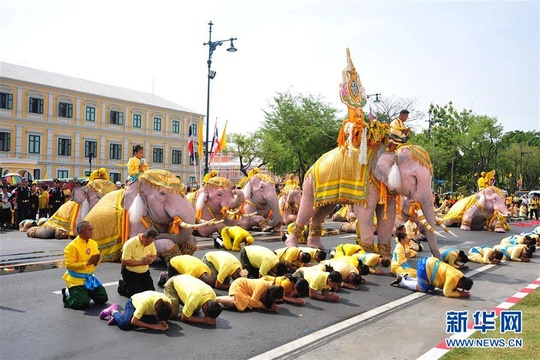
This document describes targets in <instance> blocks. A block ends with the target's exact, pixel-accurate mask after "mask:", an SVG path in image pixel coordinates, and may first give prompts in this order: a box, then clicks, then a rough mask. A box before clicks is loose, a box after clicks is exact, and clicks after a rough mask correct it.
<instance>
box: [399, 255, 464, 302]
mask: <svg viewBox="0 0 540 360" xmlns="http://www.w3.org/2000/svg"><path fill="white" fill-rule="evenodd" d="M416 273H417V275H418V277H417V278H414V277H412V276H401V275H398V276H397V277H396V280H394V281H393V282H392V283H391V284H390V285H397V286H400V287H401V286H402V287H405V288H407V289H409V290H413V291H421V292H428V291H432V290H434V289H435V288H439V289H442V291H443V294H444V296H446V297H453V298H457V297H459V298H470V297H471V293H470V292H468V290H470V289H471V288H472V286H473V284H474V282H473V281H472V280H471V279H469V278H468V277H466V276H464V275H463V273H462V272H461V271H459V270H457V269H456V268H454V267H452V266H450V265H448V264H447V263H444V262H442V261H441V260H439V259H437V258H436V257H433V256H432V257H429V258H421V259H420V260H418V265H417V267H416Z"/></svg>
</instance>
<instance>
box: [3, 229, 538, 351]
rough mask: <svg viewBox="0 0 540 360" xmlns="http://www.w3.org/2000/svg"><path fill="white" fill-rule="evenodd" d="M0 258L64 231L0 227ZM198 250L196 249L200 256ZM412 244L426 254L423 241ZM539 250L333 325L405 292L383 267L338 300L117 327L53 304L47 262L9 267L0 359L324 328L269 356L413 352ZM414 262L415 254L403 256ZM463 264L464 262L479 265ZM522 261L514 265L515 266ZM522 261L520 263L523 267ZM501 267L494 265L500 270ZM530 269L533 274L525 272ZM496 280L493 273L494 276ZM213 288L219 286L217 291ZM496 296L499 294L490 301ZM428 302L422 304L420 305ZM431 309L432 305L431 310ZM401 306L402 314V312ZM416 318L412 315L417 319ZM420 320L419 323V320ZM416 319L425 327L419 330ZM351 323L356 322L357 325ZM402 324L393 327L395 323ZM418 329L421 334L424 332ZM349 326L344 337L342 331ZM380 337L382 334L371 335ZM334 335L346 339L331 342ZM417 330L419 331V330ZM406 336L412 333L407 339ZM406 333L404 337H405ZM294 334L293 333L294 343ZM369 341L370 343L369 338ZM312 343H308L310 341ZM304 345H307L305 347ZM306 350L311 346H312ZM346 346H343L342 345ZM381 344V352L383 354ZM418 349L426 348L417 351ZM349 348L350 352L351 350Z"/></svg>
mask: <svg viewBox="0 0 540 360" xmlns="http://www.w3.org/2000/svg"><path fill="white" fill-rule="evenodd" d="M531 229H532V227H513V229H512V230H511V231H510V232H509V233H507V234H506V235H509V234H516V233H519V232H521V231H524V230H531ZM455 232H456V233H457V234H458V235H459V236H460V239H459V240H452V239H446V240H445V239H441V240H440V245H441V246H443V245H448V244H451V245H457V244H460V245H459V246H460V247H462V248H464V249H465V250H466V249H468V247H470V246H472V245H476V244H495V243H498V242H499V240H500V239H501V238H502V237H503V236H504V235H501V234H496V233H491V232H461V231H460V230H456V231H455ZM0 237H1V238H0V255H1V258H0V260H4V259H6V258H7V257H13V255H9V254H16V253H23V252H32V251H38V250H47V251H49V253H48V254H51V253H54V252H55V251H61V250H62V249H63V247H64V246H65V244H66V243H67V241H65V240H36V239H28V238H26V236H25V234H22V233H19V232H9V233H1V234H0ZM352 241H354V240H353V239H352V238H351V237H350V236H331V237H327V238H325V239H324V243H325V244H326V246H327V248H330V247H332V246H336V245H337V244H339V243H342V242H352ZM257 242H258V243H260V244H264V245H266V246H268V247H269V248H271V249H276V248H278V247H281V246H282V245H283V243H281V242H270V241H268V240H260V239H257ZM204 252H205V251H198V252H197V253H196V254H195V255H196V256H199V257H202V255H203V254H204ZM421 254H425V255H427V254H428V252H427V251H424V252H423V253H421ZM538 259H539V258H538V255H535V258H534V260H533V262H532V263H529V264H508V265H504V266H501V267H498V268H497V269H494V270H492V271H490V272H489V273H483V274H479V275H477V277H476V278H475V281H476V283H477V284H481V283H486V286H487V290H483V289H482V288H481V287H480V286H479V291H478V292H475V290H476V288H473V295H474V296H473V298H472V299H470V300H455V299H445V298H444V297H442V295H431V296H425V297H420V298H418V299H417V300H413V301H411V302H410V303H407V304H406V305H403V306H400V307H399V308H398V309H397V310H393V311H392V312H383V313H382V315H380V316H378V317H377V318H376V319H374V320H369V321H367V320H364V321H361V322H359V324H358V325H359V326H354V327H351V326H349V327H346V328H344V330H341V332H338V333H336V334H334V333H333V329H335V328H332V326H333V325H337V327H339V324H342V323H343V321H346V320H347V319H356V318H355V316H358V315H360V314H367V313H368V312H369V311H371V310H374V309H378V308H380V307H381V306H384V305H385V304H391V303H392V302H393V301H396V300H400V299H405V301H408V299H409V296H411V295H414V293H411V292H409V291H407V290H404V289H397V288H393V287H390V286H389V285H388V284H389V282H390V281H391V280H392V277H390V276H373V275H370V276H368V277H367V280H368V284H367V285H366V286H364V287H362V288H361V289H360V290H357V291H355V290H343V291H342V293H341V296H342V297H343V299H342V301H341V302H340V303H337V304H336V303H325V302H320V301H315V300H308V301H307V304H306V306H303V307H299V306H293V305H284V306H282V307H281V310H280V313H279V314H269V313H262V312H246V313H237V312H234V311H224V312H223V313H222V315H221V316H220V318H219V319H218V325H217V327H216V328H215V329H212V328H208V327H206V326H193V325H187V324H184V323H181V322H178V321H173V322H171V327H170V330H169V331H167V332H165V333H157V332H152V331H147V330H141V331H129V332H124V331H121V330H119V329H118V328H117V327H109V326H107V325H106V323H105V322H104V321H100V320H99V319H98V318H97V314H99V311H100V310H101V308H100V307H96V306H91V307H90V308H89V309H87V310H85V311H73V310H68V309H64V308H63V307H62V302H61V295H60V294H58V290H60V288H61V287H62V286H63V282H62V280H61V277H62V274H63V272H64V269H61V268H53V269H49V270H43V271H29V272H23V273H17V272H16V271H12V272H9V273H8V272H4V273H8V275H3V276H0V286H1V288H2V291H1V292H0V324H1V325H0V326H1V335H0V339H1V340H0V357H1V358H6V359H8V358H9V359H83V358H84V359H112V358H116V359H126V358H130V359H143V358H145V359H148V358H161V359H172V358H181V359H198V360H200V359H248V358H251V357H254V356H257V355H260V354H263V355H262V357H261V358H266V359H268V358H270V356H269V355H268V356H265V355H264V354H268V353H267V352H268V351H271V350H275V349H282V348H280V347H281V346H283V345H285V344H288V343H291V342H292V341H294V340H296V339H300V338H304V339H311V336H313V334H314V333H317V332H318V331H327V332H328V335H327V336H326V338H325V339H324V340H322V341H321V340H316V341H314V342H309V343H308V344H306V345H303V346H302V347H301V349H300V351H298V349H294V350H295V352H294V353H292V352H291V351H290V349H289V351H286V352H282V353H280V355H278V356H277V357H276V358H287V357H290V358H292V357H298V356H300V355H302V354H303V353H305V354H304V355H303V356H304V357H303V358H305V359H307V358H312V357H315V356H316V357H321V356H320V355H322V356H323V357H327V356H328V357H330V356H331V357H332V358H334V359H342V358H351V357H354V355H356V356H357V355H358V354H359V351H360V350H361V351H362V354H363V355H366V356H368V353H366V351H368V350H367V349H368V348H369V349H370V350H369V351H372V352H373V353H372V354H371V356H372V358H416V357H417V356H419V355H420V354H421V353H423V352H422V351H423V349H426V351H427V350H428V349H429V348H431V347H433V346H435V345H437V344H438V343H439V342H440V341H441V340H442V339H443V338H444V335H445V334H444V319H443V318H441V317H440V314H442V313H443V312H445V311H446V310H456V309H460V308H461V307H470V308H473V307H474V306H487V308H490V305H491V303H492V302H496V301H497V299H498V298H499V297H501V298H502V297H508V296H510V295H512V294H513V293H514V292H515V289H516V288H521V287H523V286H524V285H526V283H528V282H530V281H531V280H533V279H532V278H536V277H538V274H539V273H540V267H539V261H538ZM411 262H413V263H415V261H411ZM480 267H481V266H480V265H474V264H473V265H472V266H471V269H476V268H480ZM522 267H523V268H522ZM525 268H526V269H527V271H522V270H523V269H525ZM163 269H164V266H163V265H162V264H154V265H152V269H151V271H152V273H153V275H154V278H155V279H156V281H157V277H158V273H159V271H161V270H163ZM119 272H120V265H119V264H110V263H106V264H102V265H100V266H99V268H98V270H97V272H96V274H97V275H98V277H99V278H100V279H101V281H102V282H103V283H105V284H107V283H114V282H116V281H118V277H119ZM499 272H500V273H499ZM534 274H536V275H534ZM494 280H496V281H497V282H494ZM494 284H497V286H495V287H494V288H497V289H498V290H499V289H500V291H501V293H500V295H497V294H496V293H495V292H490V291H489V289H490V286H493V285H494ZM107 290H108V293H109V298H110V302H117V303H120V304H122V305H123V304H124V303H125V301H126V299H125V298H123V297H120V296H119V295H118V294H117V293H116V287H115V286H114V285H110V286H108V287H107ZM217 293H218V295H221V294H225V293H224V292H222V291H217ZM499 302H500V301H499ZM428 305H430V306H431V307H430V306H428ZM435 310H436V311H435ZM407 314H408V315H407ZM419 318H420V319H421V322H418V319H419ZM428 320H429V321H430V323H434V324H435V325H434V326H437V327H438V328H439V330H440V329H442V333H441V332H440V331H438V332H437V333H435V332H434V331H431V330H428V328H425V326H426V324H427V321H428ZM401 322H404V324H403V325H402V326H412V328H413V329H414V331H413V332H411V333H412V334H415V333H416V334H418V336H414V337H413V339H412V340H411V339H406V338H402V337H401V336H400V337H396V336H395V334H396V330H395V328H394V327H392V324H398V325H399V324H401ZM420 325H421V326H420ZM422 328H425V329H426V330H425V331H420V330H421V329H422ZM358 331H364V333H362V332H358ZM387 333H391V334H393V336H392V338H391V339H390V340H388V341H382V339H384V337H383V336H382V335H383V334H387ZM400 333H401V332H400ZM424 333H425V334H424ZM347 334H350V335H347ZM347 336H349V337H347ZM377 338H380V339H381V342H376V341H375V339H377ZM341 339H348V341H345V342H341V343H340V342H339V341H340V340H341ZM419 339H422V340H419ZM413 340H414V341H413ZM411 341H413V342H411ZM293 344H294V343H293ZM371 345H374V346H371ZM314 349H315V350H314ZM310 351H312V352H311V353H310ZM313 351H314V352H313ZM347 351H351V352H352V353H348V352H347ZM385 351H386V352H388V356H385V355H386V354H385ZM424 352H425V351H424ZM351 354H352V355H351Z"/></svg>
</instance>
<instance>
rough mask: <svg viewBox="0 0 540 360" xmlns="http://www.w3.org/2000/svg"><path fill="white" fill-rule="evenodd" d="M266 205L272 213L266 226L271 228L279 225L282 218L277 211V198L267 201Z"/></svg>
mask: <svg viewBox="0 0 540 360" xmlns="http://www.w3.org/2000/svg"><path fill="white" fill-rule="evenodd" d="M268 205H269V206H270V209H271V211H272V212H271V215H269V216H270V218H269V219H268V225H269V226H272V227H274V226H278V225H280V224H281V221H282V219H283V218H282V216H281V211H280V210H279V203H278V199H277V196H275V197H274V198H272V199H269V200H268Z"/></svg>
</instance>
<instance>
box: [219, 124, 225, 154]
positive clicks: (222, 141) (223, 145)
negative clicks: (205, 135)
mask: <svg viewBox="0 0 540 360" xmlns="http://www.w3.org/2000/svg"><path fill="white" fill-rule="evenodd" d="M225 146H227V121H225V126H224V127H223V133H222V134H221V138H220V139H219V148H218V152H219V151H223V149H225Z"/></svg>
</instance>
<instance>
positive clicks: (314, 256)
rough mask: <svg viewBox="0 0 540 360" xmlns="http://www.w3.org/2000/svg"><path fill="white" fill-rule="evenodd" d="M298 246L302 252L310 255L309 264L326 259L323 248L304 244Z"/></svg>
mask: <svg viewBox="0 0 540 360" xmlns="http://www.w3.org/2000/svg"><path fill="white" fill-rule="evenodd" d="M298 248H299V249H300V250H302V251H303V252H307V253H308V254H309V255H311V261H310V262H309V264H310V265H313V264H318V263H320V262H321V261H324V260H326V251H324V250H321V249H317V248H311V247H305V246H299V247H298ZM307 266H309V265H307Z"/></svg>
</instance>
